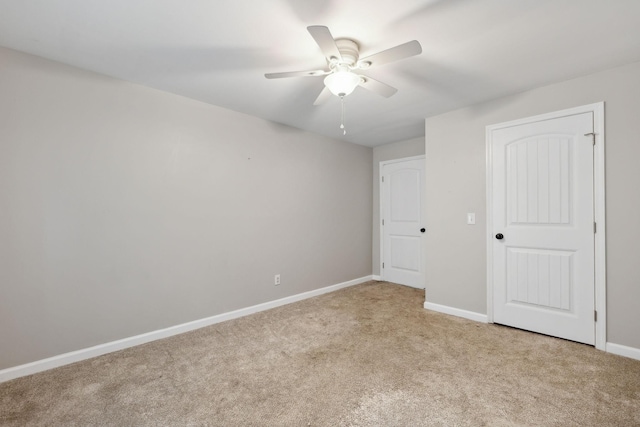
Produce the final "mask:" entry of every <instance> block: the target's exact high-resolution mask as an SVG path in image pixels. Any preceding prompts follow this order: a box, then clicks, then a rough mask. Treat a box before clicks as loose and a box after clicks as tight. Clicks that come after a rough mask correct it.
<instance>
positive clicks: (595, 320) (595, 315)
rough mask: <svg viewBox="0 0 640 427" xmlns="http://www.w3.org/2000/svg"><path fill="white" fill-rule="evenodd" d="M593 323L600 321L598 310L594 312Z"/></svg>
mask: <svg viewBox="0 0 640 427" xmlns="http://www.w3.org/2000/svg"><path fill="white" fill-rule="evenodd" d="M593 321H594V322H597V321H598V310H593Z"/></svg>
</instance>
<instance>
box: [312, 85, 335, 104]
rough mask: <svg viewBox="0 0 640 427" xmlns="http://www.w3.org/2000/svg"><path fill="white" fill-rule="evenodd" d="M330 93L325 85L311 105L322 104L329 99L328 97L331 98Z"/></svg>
mask: <svg viewBox="0 0 640 427" xmlns="http://www.w3.org/2000/svg"><path fill="white" fill-rule="evenodd" d="M331 95H332V94H331V91H330V90H329V88H328V87H326V86H325V87H324V89H322V92H320V95H318V97H317V98H316V100H315V101H314V102H313V105H320V104H324V103H325V102H327V101H328V100H329V98H331Z"/></svg>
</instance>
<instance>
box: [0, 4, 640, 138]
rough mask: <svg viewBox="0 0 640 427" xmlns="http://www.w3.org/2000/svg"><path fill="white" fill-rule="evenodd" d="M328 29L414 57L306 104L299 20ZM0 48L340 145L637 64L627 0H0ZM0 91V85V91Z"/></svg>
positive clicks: (636, 12) (309, 89)
mask: <svg viewBox="0 0 640 427" xmlns="http://www.w3.org/2000/svg"><path fill="white" fill-rule="evenodd" d="M308 25H326V26H328V27H329V28H330V30H331V32H332V34H333V36H334V37H336V38H338V37H348V38H352V39H354V40H356V41H357V42H359V44H360V45H361V56H366V55H368V54H371V53H375V52H378V51H380V50H384V49H387V48H389V47H393V46H395V45H398V44H401V43H404V42H407V41H410V40H414V39H415V40H418V41H419V42H420V43H421V44H422V48H423V53H422V54H421V55H419V56H416V57H412V58H408V59H404V60H402V61H398V62H395V63H391V64H386V65H383V66H380V67H379V68H372V69H370V70H368V71H367V72H366V73H364V74H368V75H370V76H371V77H373V78H375V79H378V80H381V81H383V82H385V83H388V84H390V85H392V86H394V87H396V88H398V93H396V94H395V95H394V96H392V97H391V98H383V97H380V96H378V95H375V94H373V93H371V92H368V91H366V90H364V89H362V88H357V89H356V90H355V92H354V93H353V94H351V95H350V96H349V97H347V98H346V100H347V129H348V134H347V135H346V136H343V135H342V134H341V131H340V129H339V128H338V126H339V121H340V102H339V99H338V98H335V97H332V99H331V100H330V101H329V102H327V103H326V104H324V105H321V106H317V107H314V106H313V105H312V104H313V101H314V100H315V98H316V97H317V95H318V94H319V93H320V91H321V89H322V87H323V83H322V78H321V77H302V78H290V79H278V80H267V79H265V78H264V73H267V72H280V71H297V70H306V69H317V68H324V66H325V60H324V57H323V55H322V53H321V52H320V49H319V47H318V46H317V45H316V43H315V42H314V40H313V38H312V37H311V36H310V35H309V33H308V32H307V30H306V27H307V26H308ZM0 45H2V46H6V47H9V48H13V49H16V50H20V51H24V52H28V53H31V54H34V55H39V56H42V57H45V58H49V59H53V60H56V61H60V62H63V63H67V64H71V65H74V66H77V67H80V68H84V69H87V70H92V71H96V72H99V73H103V74H106V75H109V76H114V77H117V78H121V79H124V80H128V81H132V82H136V83H140V84H143V85H146V86H150V87H154V88H157V89H161V90H165V91H168V92H173V93H177V94H180V95H184V96H187V97H190V98H194V99H198V100H201V101H204V102H207V103H210V104H214V105H218V106H221V107H225V108H229V109H232V110H236V111H240V112H243V113H246V114H251V115H254V116H257V117H262V118H264V119H268V120H272V121H274V122H279V123H284V124H287V125H290V126H294V127H297V128H301V129H305V130H308V131H311V132H315V133H320V134H324V135H327V136H330V137H334V138H340V139H344V140H346V141H349V142H353V143H357V144H361V145H367V146H376V145H380V144H385V143H389V142H394V141H399V140H404V139H409V138H414V137H419V136H422V135H424V118H425V117H428V116H432V115H435V114H438V113H442V112H445V111H449V110H453V109H456V108H459V107H463V106H467V105H471V104H475V103H478V102H481V101H485V100H488V99H493V98H497V97H500V96H504V95H507V94H512V93H516V92H521V91H523V90H527V89H530V88H533V87H537V86H541V85H545V84H548V83H551V82H555V81H560V80H565V79H569V78H572V77H576V76H580V75H585V74H589V73H592V72H595V71H599V70H603V69H606V68H611V67H614V66H617V65H621V64H625V63H630V62H635V61H639V60H640V1H638V0H393V1H386V0H384V1H383V0H324V1H322V0H269V1H267V0H0ZM0 96H1V94H0Z"/></svg>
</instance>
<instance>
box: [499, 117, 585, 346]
mask: <svg viewBox="0 0 640 427" xmlns="http://www.w3.org/2000/svg"><path fill="white" fill-rule="evenodd" d="M592 132H593V113H591V112H587V113H581V114H574V115H569V116H565V117H558V118H554V119H548V120H542V121H538V122H533V123H527V124H522V125H518V126H511V127H505V128H500V129H495V130H493V131H492V132H491V135H490V144H492V146H491V153H492V159H491V161H492V177H491V178H492V179H491V181H492V203H493V206H492V217H493V221H492V236H491V239H492V241H493V243H492V245H491V248H492V257H491V258H492V260H493V261H492V262H493V266H492V268H493V320H494V322H496V323H501V324H505V325H510V326H515V327H518V328H522V329H526V330H531V331H535V332H540V333H544V334H548V335H553V336H557V337H561V338H566V339H570V340H574V341H579V342H583V343H587V344H594V341H595V320H594V198H593V194H594V191H593V181H594V167H593V142H592V141H593V137H592V135H590V134H591V133H592Z"/></svg>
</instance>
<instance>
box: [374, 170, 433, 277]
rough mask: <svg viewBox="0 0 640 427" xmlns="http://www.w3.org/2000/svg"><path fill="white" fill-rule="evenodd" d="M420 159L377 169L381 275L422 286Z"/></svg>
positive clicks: (422, 199) (422, 240) (421, 175)
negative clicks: (378, 174)
mask: <svg viewBox="0 0 640 427" xmlns="http://www.w3.org/2000/svg"><path fill="white" fill-rule="evenodd" d="M423 182H424V158H420V159H412V160H406V161H398V162H393V163H385V164H383V165H382V168H381V183H380V185H381V187H380V188H381V198H380V201H381V204H382V209H381V213H382V215H381V216H382V228H381V229H382V233H381V234H382V260H381V270H380V271H381V277H382V278H383V279H384V280H387V281H389V282H394V283H399V284H402V285H407V286H413V287H415V288H421V289H424V287H425V284H424V281H425V271H424V261H425V260H424V254H425V250H424V231H425V229H424V195H423V189H424V185H423Z"/></svg>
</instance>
